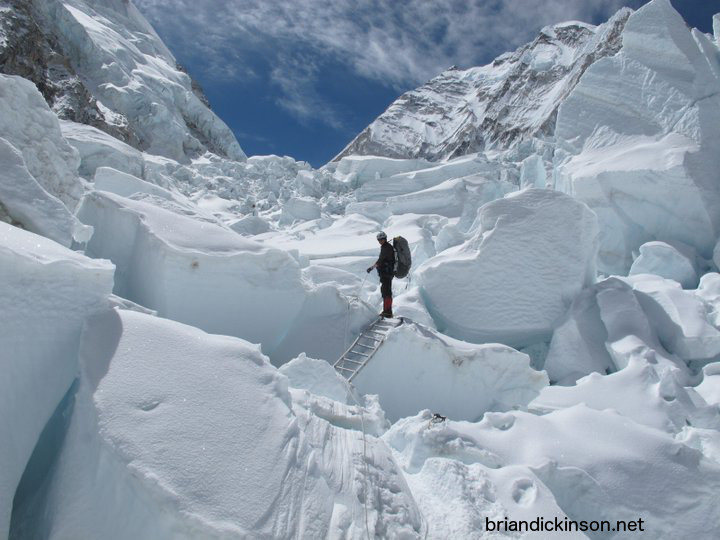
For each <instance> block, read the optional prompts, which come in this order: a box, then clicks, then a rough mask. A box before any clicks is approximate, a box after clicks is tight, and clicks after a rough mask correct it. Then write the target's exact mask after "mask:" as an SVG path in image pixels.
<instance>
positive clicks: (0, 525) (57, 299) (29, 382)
mask: <svg viewBox="0 0 720 540" xmlns="http://www.w3.org/2000/svg"><path fill="white" fill-rule="evenodd" d="M112 285H113V266H112V264H110V263H109V262H108V261H99V260H93V259H89V258H87V257H84V256H83V255H80V254H79V253H76V252H74V251H70V250H68V249H66V248H64V247H62V246H61V245H59V244H56V243H55V242H53V241H51V240H48V239H46V238H43V237H41V236H38V235H36V234H33V233H30V232H27V231H23V230H20V229H18V228H16V227H12V226H10V225H7V224H5V223H0V306H1V308H0V342H1V343H2V348H0V370H2V377H0V411H2V414H0V440H2V444H0V538H5V537H6V536H7V533H8V528H9V525H10V512H11V509H12V502H13V496H14V494H15V489H16V488H17V485H18V482H19V480H20V478H21V476H22V474H23V470H24V469H25V465H26V464H27V461H28V459H29V457H30V454H31V453H32V451H33V448H34V447H35V444H36V442H37V440H38V436H39V435H40V432H41V431H42V429H43V427H44V426H45V424H46V422H47V421H48V419H49V418H50V416H51V415H52V413H53V411H54V410H55V408H56V407H57V406H58V403H59V402H60V400H61V399H62V397H63V396H64V395H65V393H66V392H67V390H68V388H70V385H71V383H72V382H73V380H74V379H75V377H76V376H77V370H78V364H77V359H78V356H77V355H78V345H79V340H80V331H81V329H82V325H83V321H84V320H85V318H86V317H87V316H88V315H91V314H93V313H96V312H99V311H101V310H103V309H107V306H108V296H109V295H110V293H111V292H112Z"/></svg>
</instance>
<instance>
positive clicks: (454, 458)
mask: <svg viewBox="0 0 720 540" xmlns="http://www.w3.org/2000/svg"><path fill="white" fill-rule="evenodd" d="M384 439H385V440H386V441H388V443H389V444H390V445H391V446H392V447H393V449H394V450H395V452H396V455H397V458H396V459H397V460H398V462H399V463H401V465H402V467H403V469H404V471H405V474H406V476H407V477H408V484H409V485H410V487H411V489H413V487H414V486H415V485H417V484H421V486H422V484H425V486H422V487H424V490H425V491H429V490H432V489H433V486H436V485H440V486H444V485H446V484H445V482H444V481H443V478H444V475H447V474H448V471H455V473H456V474H455V476H456V477H458V480H457V482H458V483H459V484H460V485H461V486H463V487H466V489H457V490H453V491H452V492H451V491H449V490H447V489H444V491H443V493H444V494H445V495H446V496H452V497H454V498H452V499H449V500H446V501H445V502H444V505H446V507H448V510H447V511H446V512H444V513H443V514H444V515H451V516H452V515H454V513H455V509H460V508H464V507H465V506H466V504H467V503H466V497H467V496H468V494H470V493H471V494H472V496H473V497H474V499H475V500H477V501H478V506H477V507H476V508H474V509H473V511H472V513H465V512H462V513H461V516H462V517H461V519H463V518H464V519H468V518H470V519H472V518H473V517H475V516H477V518H475V523H471V524H470V526H469V527H468V526H467V525H466V526H465V527H466V528H464V529H462V530H463V531H465V534H470V531H472V530H477V525H476V524H477V522H478V521H480V518H481V517H482V516H483V514H490V515H492V516H497V517H496V518H495V519H503V517H505V516H508V517H509V518H510V519H521V518H520V517H516V516H518V514H520V515H522V516H526V519H532V518H534V517H536V516H538V515H543V516H545V515H548V517H550V516H553V515H558V514H560V513H561V512H562V513H564V514H565V515H567V516H568V517H570V518H571V519H575V520H578V521H580V520H593V519H595V520H600V519H608V520H615V519H625V520H636V519H638V518H642V519H643V520H644V522H645V531H646V532H645V535H646V536H647V537H648V538H666V537H667V538H670V537H676V536H678V535H679V536H687V537H692V538H707V539H709V538H712V537H713V536H714V535H715V533H716V532H717V528H716V524H717V523H718V520H720V507H719V506H718V505H717V503H716V497H717V495H716V494H717V490H718V489H720V466H718V464H717V463H714V462H712V461H710V460H709V459H707V458H705V457H704V456H703V454H702V453H701V452H700V451H698V450H695V449H693V448H690V447H688V446H686V445H684V444H682V443H680V442H676V441H675V440H674V438H673V437H672V436H671V435H669V434H667V433H664V432H662V431H659V430H657V429H654V428H650V427H646V426H643V425H641V424H638V423H636V422H634V421H633V420H631V419H629V418H627V417H625V416H622V415H620V414H617V413H613V412H610V411H596V410H594V409H591V408H589V407H586V406H584V405H575V406H573V407H569V408H565V409H561V410H558V411H555V412H552V413H550V414H547V415H544V416H537V415H535V414H530V413H526V412H519V411H518V412H508V413H489V414H486V415H485V418H484V419H483V420H482V421H481V422H479V423H474V424H471V423H467V422H453V421H449V420H448V421H445V422H440V423H438V424H432V423H431V422H430V415H429V413H424V414H420V415H418V416H416V417H412V418H406V419H403V420H401V421H399V422H397V423H396V424H394V425H393V427H392V428H391V429H390V430H389V431H388V433H387V434H386V435H384ZM433 469H434V470H433ZM498 473H505V478H504V479H503V480H504V482H503V485H505V486H513V487H514V493H513V494H514V497H513V498H512V499H509V498H507V499H506V498H502V499H500V498H499V497H497V496H495V495H494V493H495V489H494V486H493V485H492V483H491V482H492V479H493V478H498V476H495V475H496V474H498ZM423 477H425V478H423ZM428 477H429V478H428ZM487 477H489V478H490V481H489V482H488V481H487V480H485V478H487ZM483 484H486V486H487V487H486V488H485V489H484V490H481V489H480V486H482V485H483ZM546 490H549V492H550V493H548V491H546ZM498 491H500V489H498ZM550 494H551V495H550ZM553 497H554V501H553V500H552V498H553ZM433 500H435V499H433ZM513 501H514V502H513ZM492 503H496V504H492ZM497 503H499V504H497ZM525 507H529V508H528V510H529V511H528V512H527V513H526V512H522V510H524V509H525ZM421 508H422V505H421ZM546 512H547V514H546ZM461 523H462V522H461ZM473 525H474V527H473ZM435 526H436V527H437V528H438V533H436V535H433V536H435V537H444V535H443V533H445V534H447V532H446V531H448V529H450V527H452V525H450V524H449V523H447V522H445V523H443V522H440V523H438V524H436V525H435ZM563 537H564V536H563Z"/></svg>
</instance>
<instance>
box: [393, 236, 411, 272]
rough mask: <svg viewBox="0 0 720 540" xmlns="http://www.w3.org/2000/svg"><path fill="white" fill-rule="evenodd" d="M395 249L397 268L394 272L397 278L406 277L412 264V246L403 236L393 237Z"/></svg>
mask: <svg viewBox="0 0 720 540" xmlns="http://www.w3.org/2000/svg"><path fill="white" fill-rule="evenodd" d="M393 250H394V251H395V268H394V269H393V274H394V275H395V277H396V278H404V277H405V276H407V275H408V272H410V266H412V257H411V255H410V246H409V245H408V241H407V240H405V239H404V238H403V237H402V236H396V237H395V238H393Z"/></svg>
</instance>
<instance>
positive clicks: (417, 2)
mask: <svg viewBox="0 0 720 540" xmlns="http://www.w3.org/2000/svg"><path fill="white" fill-rule="evenodd" d="M134 1H135V3H136V4H137V6H138V7H139V8H140V9H141V11H143V12H144V13H145V14H146V16H147V17H148V18H149V19H150V21H151V22H152V23H153V25H154V26H155V27H156V28H157V29H158V30H159V31H160V33H161V35H163V36H164V37H165V38H166V39H167V40H168V41H169V45H170V46H171V48H173V49H175V50H177V48H178V47H184V48H186V49H185V51H184V56H186V57H188V56H195V57H198V58H202V59H203V63H204V65H205V66H206V69H208V70H211V73H212V76H213V77H230V78H233V79H236V80H239V81H241V80H243V79H244V78H248V77H256V76H259V75H258V74H259V73H262V72H266V73H270V79H271V82H272V83H273V84H274V85H275V86H276V88H278V89H279V90H280V91H281V92H282V96H281V97H280V98H279V99H278V102H279V104H280V105H282V106H283V107H285V108H286V109H287V110H289V111H291V112H292V113H293V114H295V115H296V116H297V117H298V118H300V119H301V120H303V119H304V120H307V119H309V118H312V117H314V116H317V115H318V114H319V113H321V112H322V113H323V114H324V115H327V116H324V117H323V118H325V121H326V122H327V123H328V124H329V125H333V126H335V125H336V124H337V123H338V122H339V120H338V115H337V113H336V112H334V111H332V110H331V109H330V108H329V107H328V106H327V105H326V104H324V103H323V100H322V99H321V98H320V95H319V93H318V91H317V83H318V77H319V76H320V72H321V69H320V66H321V65H322V63H323V62H340V63H342V64H344V65H345V66H347V67H348V68H349V69H350V70H351V71H354V72H355V73H357V74H358V75H361V76H364V77H367V78H370V79H374V80H378V81H382V82H384V83H385V84H387V85H391V86H393V87H394V88H396V89H397V90H403V89H405V88H410V87H414V86H417V85H418V84H421V83H423V82H425V81H426V80H428V79H430V78H431V77H433V76H435V75H437V74H438V73H439V72H440V71H442V70H443V69H446V68H447V67H449V66H451V65H458V66H461V67H470V66H473V65H479V64H482V63H485V62H488V61H490V60H492V58H493V57H495V56H496V55H497V54H499V53H502V52H504V51H508V50H513V49H515V48H517V47H518V46H520V45H522V44H523V43H526V42H527V41H529V40H531V39H532V38H533V37H534V36H535V34H536V33H537V31H538V30H539V29H540V28H541V27H542V26H545V25H547V24H552V23H556V22H561V21H565V20H571V19H578V20H583V21H592V20H604V19H607V18H608V17H609V16H610V15H612V13H614V12H615V11H616V10H617V9H619V8H620V7H622V6H623V5H628V4H633V3H635V2H637V1H642V0H474V1H473V0H406V1H400V0H364V1H362V0H134Z"/></svg>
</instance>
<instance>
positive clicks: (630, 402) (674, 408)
mask: <svg viewBox="0 0 720 540" xmlns="http://www.w3.org/2000/svg"><path fill="white" fill-rule="evenodd" d="M706 378H707V376H706ZM580 403H584V404H585V405H587V406H588V407H590V408H593V409H597V410H599V411H602V410H606V409H611V410H614V411H617V412H619V413H620V414H622V415H624V416H627V417H628V418H632V419H633V420H635V421H636V422H637V423H639V424H644V425H647V426H650V427H653V428H656V429H660V430H662V431H667V432H669V433H673V434H674V433H678V432H679V431H680V430H682V429H683V428H684V427H685V426H688V425H691V426H698V427H702V428H704V427H710V428H712V429H720V410H712V409H710V408H708V407H700V408H698V407H697V406H696V405H695V404H694V403H693V400H692V398H691V397H690V396H689V395H688V393H687V391H686V390H685V389H684V388H683V386H682V385H681V384H680V382H679V381H678V380H677V379H676V378H675V375H674V374H673V372H671V371H667V370H666V371H664V372H662V373H661V374H658V372H657V370H656V369H655V368H654V367H653V365H652V364H650V363H648V362H647V361H646V360H644V359H641V358H633V359H631V360H630V363H629V364H628V366H627V367H625V368H624V369H622V370H620V371H618V372H616V373H612V374H610V375H600V374H599V373H597V372H595V373H591V374H590V375H588V376H587V377H583V378H582V379H580V380H578V381H577V383H576V384H575V385H574V386H548V387H546V388H543V389H542V390H541V391H540V395H539V396H538V397H537V398H535V399H534V400H533V401H532V402H531V403H530V405H529V406H528V408H529V409H530V410H531V411H536V412H541V413H547V412H550V411H554V410H558V409H566V408H568V407H572V406H573V405H577V404H580Z"/></svg>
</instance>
